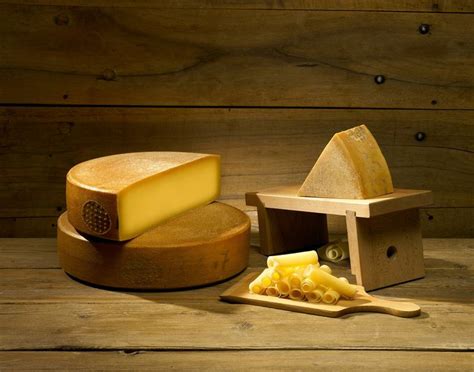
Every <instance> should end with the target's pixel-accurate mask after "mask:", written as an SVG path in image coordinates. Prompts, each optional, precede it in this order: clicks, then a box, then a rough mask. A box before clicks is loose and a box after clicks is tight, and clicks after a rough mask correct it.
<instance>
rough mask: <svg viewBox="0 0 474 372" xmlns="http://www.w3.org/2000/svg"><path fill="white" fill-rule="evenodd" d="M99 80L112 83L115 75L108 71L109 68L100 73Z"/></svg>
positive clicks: (115, 77) (110, 70) (113, 72)
mask: <svg viewBox="0 0 474 372" xmlns="http://www.w3.org/2000/svg"><path fill="white" fill-rule="evenodd" d="M101 79H103V80H105V81H113V80H115V79H117V73H116V72H115V71H114V70H112V69H110V68H108V69H105V70H104V71H103V72H102V75H101Z"/></svg>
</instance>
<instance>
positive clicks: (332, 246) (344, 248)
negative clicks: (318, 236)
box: [317, 240, 349, 262]
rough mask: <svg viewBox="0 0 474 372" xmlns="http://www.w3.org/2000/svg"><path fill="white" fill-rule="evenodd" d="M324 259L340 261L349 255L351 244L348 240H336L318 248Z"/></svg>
mask: <svg viewBox="0 0 474 372" xmlns="http://www.w3.org/2000/svg"><path fill="white" fill-rule="evenodd" d="M317 252H318V255H319V256H320V258H321V259H322V260H326V261H330V262H339V261H342V260H344V259H346V258H348V257H349V244H348V243H347V241H343V240H336V241H334V242H331V243H329V244H326V245H324V246H322V247H320V248H318V250H317Z"/></svg>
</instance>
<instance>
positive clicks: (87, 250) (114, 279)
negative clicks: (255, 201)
mask: <svg viewBox="0 0 474 372" xmlns="http://www.w3.org/2000/svg"><path fill="white" fill-rule="evenodd" d="M249 236H250V220H249V217H248V216H247V215H246V214H245V213H244V212H242V211H240V210H239V209H237V208H234V207H231V206H229V205H226V204H223V203H211V204H208V205H206V206H203V207H199V208H195V209H193V210H191V211H188V212H186V213H183V214H181V215H179V216H177V217H174V218H172V219H170V220H168V221H166V222H165V223H163V224H161V225H159V226H157V227H155V228H153V229H151V230H149V231H147V232H145V233H144V234H142V235H140V236H138V237H136V238H135V239H132V240H128V241H126V242H116V241H107V240H104V239H97V238H94V237H88V236H86V235H84V234H81V233H80V232H79V231H77V230H76V229H75V228H74V227H73V226H72V224H71V223H70V222H69V220H68V213H67V212H65V213H63V214H62V215H61V216H60V217H59V220H58V241H57V242H58V243H57V244H58V256H59V261H60V263H61V266H62V268H63V269H64V271H66V272H67V273H69V274H70V275H72V276H73V277H75V278H78V279H81V280H83V281H86V282H88V283H92V284H96V285H102V286H107V287H114V288H130V289H173V288H187V287H194V286H199V285H204V284H209V283H214V282H218V281H221V280H224V279H227V278H229V277H231V276H233V275H235V274H237V273H239V272H241V271H242V270H244V269H245V267H246V266H247V262H248V254H249V245H250V244H249Z"/></svg>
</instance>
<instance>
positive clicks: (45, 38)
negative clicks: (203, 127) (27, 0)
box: [0, 2, 474, 109]
mask: <svg viewBox="0 0 474 372" xmlns="http://www.w3.org/2000/svg"><path fill="white" fill-rule="evenodd" d="M357 3H358V4H359V3H360V2H357ZM0 14H1V18H0V20H1V22H0V34H2V42H1V49H0V61H1V62H0V82H1V85H0V102H2V103H16V104H18V103H24V104H31V103H34V104H59V105H61V104H65V103H66V104H94V105H97V104H108V105H109V104H112V105H168V106H169V105H187V106H272V107H274V106H285V107H294V106H300V107H301V106H304V107H315V106H318V107H321V106H322V107H377V108H380V107H383V108H400V107H403V108H429V109H431V108H442V109H447V108H471V109H472V108H474V88H473V87H474V63H473V62H474V57H473V56H474V53H473V50H474V45H473V42H472V38H471V37H470V35H472V33H473V32H474V22H473V21H472V19H473V16H472V15H471V14H459V13H457V14H445V13H400V12H357V13H356V16H355V13H353V12H344V11H337V12H325V11H308V12H302V11H290V10H280V11H273V10H254V9H248V10H244V9H234V10H232V9H200V10H195V9H151V8H149V7H134V8H120V7H89V6H84V7H83V6H74V7H65V6H44V5H41V6H33V5H11V4H2V5H0ZM420 24H429V25H431V31H430V32H429V33H428V34H426V35H421V34H420V33H419V32H418V27H419V25H420ZM26 25H27V26H26ZM376 75H383V76H384V77H385V83H383V84H376V83H375V81H374V77H375V76H376ZM25 87H28V88H27V89H25ZM336 87H337V88H336ZM38 92H40V94H38Z"/></svg>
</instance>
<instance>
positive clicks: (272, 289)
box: [265, 285, 280, 297]
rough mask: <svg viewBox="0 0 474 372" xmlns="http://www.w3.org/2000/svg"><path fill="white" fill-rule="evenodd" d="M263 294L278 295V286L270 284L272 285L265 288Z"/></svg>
mask: <svg viewBox="0 0 474 372" xmlns="http://www.w3.org/2000/svg"><path fill="white" fill-rule="evenodd" d="M265 294H266V295H267V296H271V297H280V291H279V290H278V288H277V287H276V286H275V285H272V286H270V287H268V288H267V289H266V290H265Z"/></svg>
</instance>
